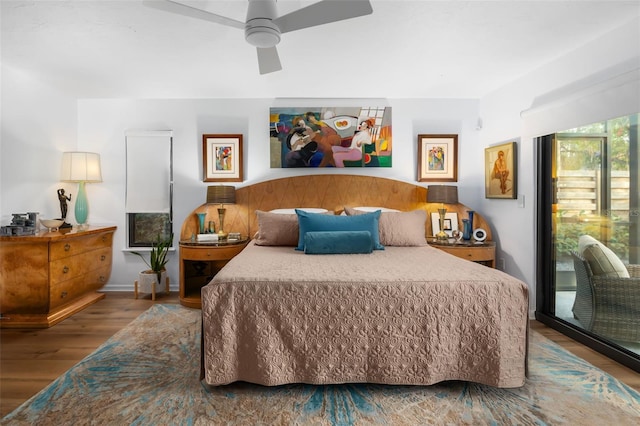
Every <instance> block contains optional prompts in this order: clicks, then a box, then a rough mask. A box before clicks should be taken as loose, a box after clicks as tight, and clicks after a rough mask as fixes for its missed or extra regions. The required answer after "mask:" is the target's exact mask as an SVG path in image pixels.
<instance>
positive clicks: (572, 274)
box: [536, 114, 640, 371]
mask: <svg viewBox="0 0 640 426" xmlns="http://www.w3.org/2000/svg"><path fill="white" fill-rule="evenodd" d="M537 144H538V170H539V175H538V189H539V191H538V194H539V195H538V196H539V198H538V251H537V255H538V283H537V287H538V288H537V305H538V306H537V308H536V317H537V318H538V319H539V320H541V321H542V322H545V323H547V324H549V325H550V326H552V327H554V328H557V329H559V330H561V331H563V332H565V333H566V334H569V335H570V336H571V337H573V338H575V339H577V340H580V341H582V342H583V343H586V344H588V345H590V346H592V347H594V348H595V349H597V350H600V351H601V352H604V353H606V354H607V355H609V356H611V357H612V358H615V359H616V360H618V361H620V362H622V363H624V364H626V365H628V366H630V367H632V368H634V369H636V370H637V371H640V250H639V248H638V241H639V240H640V228H639V226H638V222H639V219H640V218H639V213H638V212H639V209H638V197H639V192H640V180H639V177H638V162H639V153H638V151H639V147H638V115H637V114H636V115H632V116H626V117H620V118H616V119H613V120H608V121H606V122H601V123H594V124H592V125H589V126H584V127H580V128H576V129H568V130H564V131H561V132H558V133H555V134H552V135H547V136H544V137H541V138H538V140H537ZM630 265H631V266H630ZM633 265H638V269H637V271H636V270H635V269H634V266H633ZM636 274H637V277H635V275H636Z"/></svg>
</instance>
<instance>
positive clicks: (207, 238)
mask: <svg viewBox="0 0 640 426" xmlns="http://www.w3.org/2000/svg"><path fill="white" fill-rule="evenodd" d="M196 240H197V241H200V242H208V243H210V242H217V241H218V234H198V235H197V236H196Z"/></svg>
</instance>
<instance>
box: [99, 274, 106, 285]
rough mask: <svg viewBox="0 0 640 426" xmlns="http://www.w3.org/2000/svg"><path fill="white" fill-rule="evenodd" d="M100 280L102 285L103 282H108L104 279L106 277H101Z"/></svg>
mask: <svg viewBox="0 0 640 426" xmlns="http://www.w3.org/2000/svg"><path fill="white" fill-rule="evenodd" d="M98 280H99V281H100V282H101V283H103V282H105V281H106V280H105V278H104V275H100V278H98Z"/></svg>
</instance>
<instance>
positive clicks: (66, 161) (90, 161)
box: [60, 152, 102, 183]
mask: <svg viewBox="0 0 640 426" xmlns="http://www.w3.org/2000/svg"><path fill="white" fill-rule="evenodd" d="M60 180H61V181H62V182H89V183H95V182H102V171H101V169H100V154H96V153H94V152H63V153H62V171H61V176H60Z"/></svg>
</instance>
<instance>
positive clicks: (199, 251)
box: [180, 244, 246, 260]
mask: <svg viewBox="0 0 640 426" xmlns="http://www.w3.org/2000/svg"><path fill="white" fill-rule="evenodd" d="M245 245H246V244H238V245H232V246H222V247H206V246H205V247H202V246H201V247H184V246H181V247H180V256H181V257H182V258H184V259H189V260H229V259H233V257H234V256H235V255H236V254H238V253H240V252H241V251H242V249H243V248H244V247H245Z"/></svg>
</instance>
